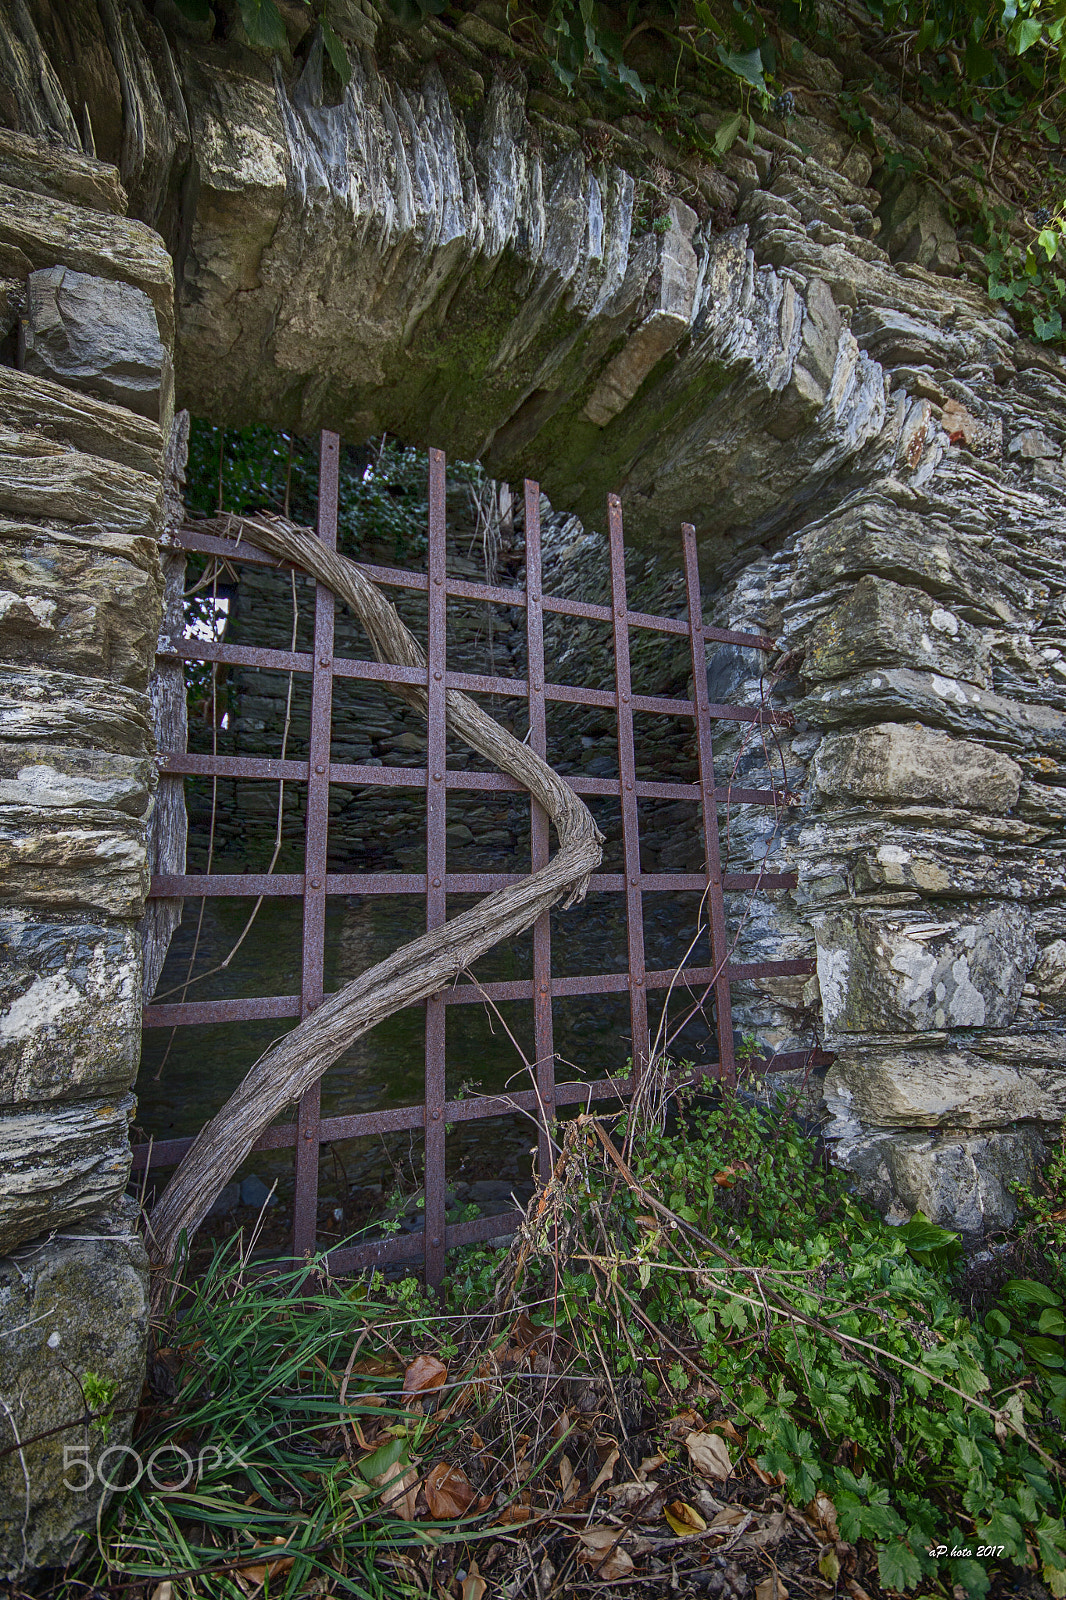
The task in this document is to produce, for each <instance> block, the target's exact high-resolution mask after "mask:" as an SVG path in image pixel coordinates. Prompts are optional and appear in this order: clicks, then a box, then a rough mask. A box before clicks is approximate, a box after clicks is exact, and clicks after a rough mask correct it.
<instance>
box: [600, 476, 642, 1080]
mask: <svg viewBox="0 0 1066 1600" xmlns="http://www.w3.org/2000/svg"><path fill="white" fill-rule="evenodd" d="M607 524H608V528H609V531H610V536H611V610H612V612H613V616H612V619H611V620H612V625H613V628H614V680H615V693H616V700H617V715H618V770H619V774H620V776H619V780H618V791H619V794H620V795H621V799H622V847H623V852H624V856H625V874H626V938H627V941H628V947H629V1014H630V1018H631V1021H632V1028H633V1075H632V1088H633V1092H634V1093H636V1090H637V1086H638V1084H639V1083H640V1077H641V1072H642V1070H643V1068H645V1067H646V1066H647V1064H648V1058H649V1055H650V1048H649V1040H648V994H647V989H646V988H645V984H644V978H645V970H644V908H643V902H642V899H641V892H640V818H639V814H638V810H637V794H636V789H635V787H634V785H635V784H636V781H637V763H636V752H635V749H634V745H633V695H632V684H631V681H630V672H629V623H628V620H627V617H628V611H629V603H628V601H627V599H626V556H625V545H624V543H623V538H622V502H621V500H619V498H618V496H617V495H616V494H611V495H608V496H607Z"/></svg>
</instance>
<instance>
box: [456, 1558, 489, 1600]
mask: <svg viewBox="0 0 1066 1600" xmlns="http://www.w3.org/2000/svg"><path fill="white" fill-rule="evenodd" d="M487 1588H488V1584H487V1583H486V1581H485V1579H484V1578H483V1577H482V1576H481V1574H480V1572H479V1571H478V1569H477V1562H476V1561H471V1563H470V1571H469V1572H468V1573H467V1575H466V1577H465V1578H464V1579H463V1596H462V1600H482V1596H483V1595H484V1593H485V1590H486V1589H487Z"/></svg>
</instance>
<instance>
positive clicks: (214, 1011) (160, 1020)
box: [141, 959, 816, 1028]
mask: <svg viewBox="0 0 1066 1600" xmlns="http://www.w3.org/2000/svg"><path fill="white" fill-rule="evenodd" d="M815 970H816V968H815V963H814V961H813V960H810V959H799V960H795V961H741V962H732V961H731V962H730V963H729V965H728V966H727V967H726V974H727V976H728V978H729V981H730V982H731V983H739V982H743V981H744V980H745V979H749V978H810V977H813V976H814V973H815ZM715 971H716V969H715V968H714V967H679V968H678V967H670V968H667V969H665V970H662V971H649V972H648V973H647V974H646V983H647V987H648V988H649V989H666V988H669V987H670V985H671V984H683V985H685V986H686V987H691V986H692V985H693V984H699V983H713V981H714V977H715ZM628 991H629V974H628V972H597V973H589V974H586V975H585V976H583V977H574V978H553V979H552V980H551V994H552V998H553V999H557V1000H559V999H574V998H576V997H578V996H580V995H588V994H626V993H628ZM334 992H336V991H334ZM443 995H444V1003H445V1005H449V1006H461V1005H477V1004H478V1003H479V1002H480V1001H482V1000H532V998H533V980H532V978H511V979H508V980H506V981H505V982H500V983H496V982H492V983H482V984H476V983H469V984H457V985H456V986H455V987H454V988H450V989H445V990H443ZM295 1016H299V996H298V995H265V996H264V995H255V996H250V997H249V998H248V999H244V1000H186V1001H184V1002H183V1003H181V1004H179V1005H166V1004H160V1005H149V1006H145V1008H144V1012H143V1015H142V1024H141V1025H142V1027H145V1028H173V1027H178V1026H180V1025H183V1024H188V1025H202V1024H205V1023H215V1022H247V1021H255V1020H257V1019H259V1018H267V1017H295Z"/></svg>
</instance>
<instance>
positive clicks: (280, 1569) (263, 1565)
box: [159, 1533, 296, 1594]
mask: <svg viewBox="0 0 1066 1600" xmlns="http://www.w3.org/2000/svg"><path fill="white" fill-rule="evenodd" d="M274 1544H275V1545H286V1544H288V1540H287V1539H283V1538H282V1536H281V1534H280V1533H279V1534H278V1536H277V1538H276V1539H275V1540H274ZM260 1548H261V1547H260V1546H257V1547H256V1550H254V1551H253V1552H252V1553H253V1555H254V1554H257V1553H258V1550H259V1549H260ZM266 1548H269V1546H267V1547H266ZM295 1560H296V1557H295V1556H279V1557H278V1559H277V1560H276V1561H263V1562H259V1563H257V1564H256V1565H254V1566H249V1567H238V1568H237V1570H236V1571H235V1572H234V1574H233V1576H234V1577H235V1578H236V1580H237V1582H238V1584H239V1585H240V1587H241V1588H242V1589H243V1590H244V1592H245V1594H251V1592H252V1590H253V1589H258V1588H261V1587H262V1585H263V1584H264V1583H266V1581H267V1578H268V1577H269V1578H270V1579H274V1578H280V1577H282V1575H283V1574H284V1573H286V1572H288V1570H289V1568H290V1567H291V1566H292V1565H293V1563H294V1562H295ZM159 1587H160V1588H162V1587H163V1585H162V1584H160V1586H159Z"/></svg>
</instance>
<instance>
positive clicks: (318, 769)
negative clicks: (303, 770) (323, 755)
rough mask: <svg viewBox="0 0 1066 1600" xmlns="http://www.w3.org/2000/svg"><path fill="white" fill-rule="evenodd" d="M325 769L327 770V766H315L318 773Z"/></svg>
mask: <svg viewBox="0 0 1066 1600" xmlns="http://www.w3.org/2000/svg"><path fill="white" fill-rule="evenodd" d="M325 770H326V769H325V767H316V768H315V771H316V772H318V773H323V772H325Z"/></svg>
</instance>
